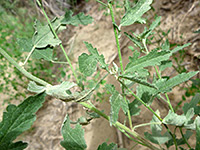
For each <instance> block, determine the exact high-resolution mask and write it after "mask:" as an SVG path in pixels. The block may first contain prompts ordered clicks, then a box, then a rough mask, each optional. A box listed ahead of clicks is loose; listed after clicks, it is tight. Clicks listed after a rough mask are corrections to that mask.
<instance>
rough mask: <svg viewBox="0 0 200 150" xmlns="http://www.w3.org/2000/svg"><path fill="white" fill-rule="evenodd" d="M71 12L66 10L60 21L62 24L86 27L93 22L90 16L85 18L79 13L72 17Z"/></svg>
mask: <svg viewBox="0 0 200 150" xmlns="http://www.w3.org/2000/svg"><path fill="white" fill-rule="evenodd" d="M72 15H73V12H72V11H71V10H67V11H66V13H65V17H64V19H62V21H61V23H62V24H71V25H73V26H77V25H79V24H82V25H88V24H90V23H92V22H93V18H92V17H91V16H89V15H88V16H85V15H84V13H82V12H81V13H79V14H77V15H75V16H72Z"/></svg>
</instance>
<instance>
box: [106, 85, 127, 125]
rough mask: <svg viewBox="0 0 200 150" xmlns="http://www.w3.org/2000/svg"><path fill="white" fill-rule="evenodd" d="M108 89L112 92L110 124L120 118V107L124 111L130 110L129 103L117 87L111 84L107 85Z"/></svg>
mask: <svg viewBox="0 0 200 150" xmlns="http://www.w3.org/2000/svg"><path fill="white" fill-rule="evenodd" d="M106 88H107V90H108V91H109V92H110V93H111V94H112V95H111V97H110V99H109V100H110V105H111V110H110V125H112V124H113V123H115V122H116V121H117V119H118V114H119V110H120V107H121V108H122V110H123V111H124V113H126V112H127V110H128V104H126V102H125V101H124V99H123V97H122V95H121V94H120V93H119V92H118V91H117V90H116V89H115V87H114V86H113V85H111V84H109V85H106Z"/></svg>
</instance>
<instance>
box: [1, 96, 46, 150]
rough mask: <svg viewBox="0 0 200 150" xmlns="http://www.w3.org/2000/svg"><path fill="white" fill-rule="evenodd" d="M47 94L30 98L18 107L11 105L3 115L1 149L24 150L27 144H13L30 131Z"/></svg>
mask: <svg viewBox="0 0 200 150" xmlns="http://www.w3.org/2000/svg"><path fill="white" fill-rule="evenodd" d="M44 97H45V94H44V93H41V94H38V95H35V96H30V97H28V98H27V99H25V100H24V101H23V102H22V103H21V104H19V105H18V106H15V105H12V104H10V105H9V106H8V107H7V108H6V112H4V113H3V120H2V121H1V122H0V148H1V150H8V149H10V148H13V149H14V147H16V149H19V150H21V149H24V148H25V147H26V146H27V144H26V143H22V142H17V143H12V142H13V141H14V140H15V139H16V138H17V136H19V135H20V134H21V133H22V132H24V131H26V130H28V129H29V128H30V127H31V125H32V124H33V122H34V121H35V120H36V116H35V113H36V112H37V111H38V109H39V108H40V107H41V106H42V103H43V102H44V101H45V99H44Z"/></svg>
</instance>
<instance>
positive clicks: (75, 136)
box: [60, 115, 87, 150]
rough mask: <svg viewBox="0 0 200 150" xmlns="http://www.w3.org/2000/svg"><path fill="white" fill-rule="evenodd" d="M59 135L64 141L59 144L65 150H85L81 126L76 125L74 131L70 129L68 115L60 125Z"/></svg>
mask: <svg viewBox="0 0 200 150" xmlns="http://www.w3.org/2000/svg"><path fill="white" fill-rule="evenodd" d="M61 134H62V136H63V138H64V140H63V141H61V142H60V144H61V145H62V147H64V148H65V149H66V150H85V149H86V148H87V145H86V143H85V139H84V130H83V129H82V126H81V125H80V124H79V123H78V124H77V125H76V126H75V128H74V129H73V128H71V127H70V119H69V117H68V115H67V116H66V118H65V120H64V123H63V125H62V129H61Z"/></svg>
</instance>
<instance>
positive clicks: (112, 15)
mask: <svg viewBox="0 0 200 150" xmlns="http://www.w3.org/2000/svg"><path fill="white" fill-rule="evenodd" d="M108 8H109V10H110V15H111V19H112V24H113V30H114V33H115V40H116V44H117V50H118V55H119V63H120V67H121V71H122V73H123V72H124V69H123V63H122V54H121V49H120V44H119V39H118V33H117V29H116V26H115V25H116V22H115V17H114V13H113V8H112V4H110V3H108Z"/></svg>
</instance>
